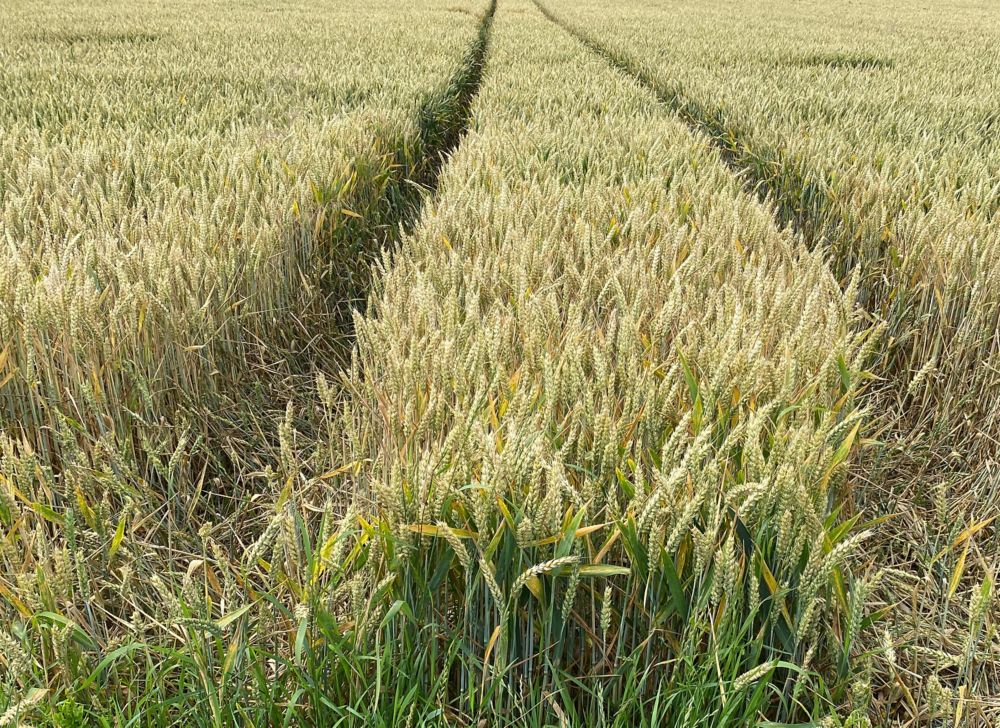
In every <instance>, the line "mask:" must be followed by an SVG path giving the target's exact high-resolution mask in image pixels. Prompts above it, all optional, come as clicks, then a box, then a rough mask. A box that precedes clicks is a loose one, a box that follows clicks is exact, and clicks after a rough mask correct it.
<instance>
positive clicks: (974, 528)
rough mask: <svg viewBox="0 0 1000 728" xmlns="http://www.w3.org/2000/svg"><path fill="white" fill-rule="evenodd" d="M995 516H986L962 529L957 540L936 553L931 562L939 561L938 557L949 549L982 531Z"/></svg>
mask: <svg viewBox="0 0 1000 728" xmlns="http://www.w3.org/2000/svg"><path fill="white" fill-rule="evenodd" d="M995 518H996V516H995V515H994V516H990V517H989V518H985V519H983V520H982V521H980V522H979V523H974V524H972V525H971V526H969V527H968V528H966V529H965V530H964V531H962V532H961V533H960V534H958V536H956V537H955V540H954V541H953V542H952V544H951V546H949V547H948V548H945V549H942V550H941V551H939V552H938V553H937V554H935V555H934V560H933V561H932V562H931V563H933V562H934V561H937V560H938V559H940V558H941V557H942V556H944V555H945V554H946V553H947V552H948V551H949V550H951V549H953V548H955V547H957V546H961V545H962V544H963V543H965V542H966V541H968V540H969V539H970V538H972V537H973V536H975V535H976V534H977V533H979V532H980V531H982V530H983V529H984V528H986V527H987V526H988V525H990V524H991V523H993V520H994V519H995Z"/></svg>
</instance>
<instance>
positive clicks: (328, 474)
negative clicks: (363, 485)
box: [319, 460, 361, 480]
mask: <svg viewBox="0 0 1000 728" xmlns="http://www.w3.org/2000/svg"><path fill="white" fill-rule="evenodd" d="M360 464H361V461H360V460H355V461H354V462H350V463H347V465H341V466H340V467H339V468H335V469H334V470H330V471H328V472H326V473H323V474H322V475H321V476H319V479H320V480H329V479H330V478H335V477H336V476H338V475H340V474H341V473H346V472H347V471H348V470H351V469H352V468H354V467H355V466H356V465H360Z"/></svg>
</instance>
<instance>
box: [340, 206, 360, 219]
mask: <svg viewBox="0 0 1000 728" xmlns="http://www.w3.org/2000/svg"><path fill="white" fill-rule="evenodd" d="M340 212H341V213H343V214H344V215H347V216H348V217H356V218H358V219H359V220H360V219H361V215H359V214H358V213H356V212H354V211H353V210H348V209H347V208H346V207H342V208H340Z"/></svg>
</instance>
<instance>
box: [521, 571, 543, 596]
mask: <svg viewBox="0 0 1000 728" xmlns="http://www.w3.org/2000/svg"><path fill="white" fill-rule="evenodd" d="M524 585H525V586H526V587H528V591H530V592H531V593H532V594H534V595H535V599H537V600H538V601H542V580H541V579H539V578H538V577H537V576H532V577H530V578H529V579H528V580H527V581H526V582H525V583H524Z"/></svg>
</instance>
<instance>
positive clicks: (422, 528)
mask: <svg viewBox="0 0 1000 728" xmlns="http://www.w3.org/2000/svg"><path fill="white" fill-rule="evenodd" d="M407 528H408V529H409V530H411V531H413V532H414V533H419V534H422V535H424V536H442V535H443V534H442V533H441V529H439V528H438V527H437V526H435V525H434V524H433V523H414V524H410V525H408V526H407ZM451 532H452V533H453V534H455V535H456V536H458V537H459V538H478V537H479V534H478V533H476V532H475V531H470V530H468V529H465V528H453V529H451Z"/></svg>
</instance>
